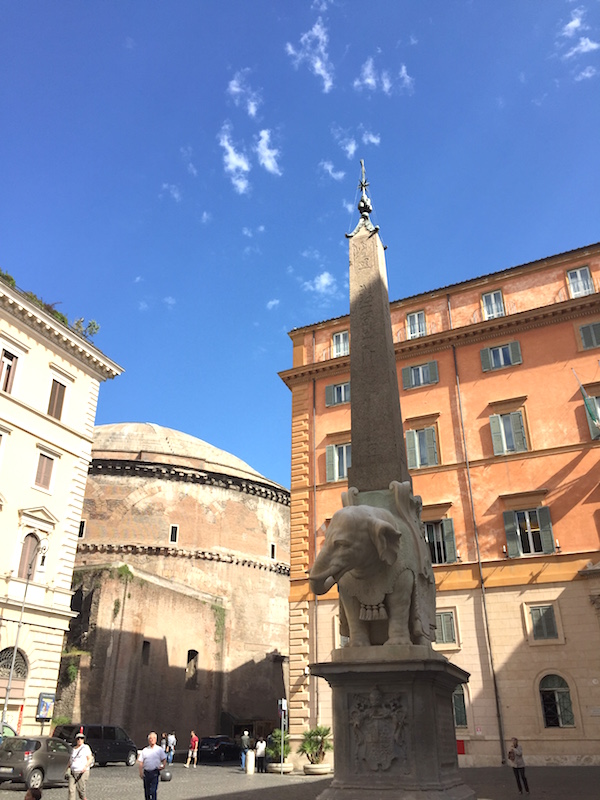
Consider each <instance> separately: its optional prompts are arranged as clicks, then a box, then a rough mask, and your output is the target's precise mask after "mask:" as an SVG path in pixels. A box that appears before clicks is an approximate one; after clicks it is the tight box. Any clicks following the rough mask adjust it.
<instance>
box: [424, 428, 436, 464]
mask: <svg viewBox="0 0 600 800" xmlns="http://www.w3.org/2000/svg"><path fill="white" fill-rule="evenodd" d="M425 444H426V446H427V466H428V467H432V466H433V465H434V464H437V463H438V457H437V444H436V441H435V428H433V427H431V428H425Z"/></svg>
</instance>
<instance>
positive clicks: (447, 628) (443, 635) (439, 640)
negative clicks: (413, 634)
mask: <svg viewBox="0 0 600 800" xmlns="http://www.w3.org/2000/svg"><path fill="white" fill-rule="evenodd" d="M435 641H436V644H455V643H456V626H455V624H454V612H453V611H439V612H438V613H437V614H436V615H435Z"/></svg>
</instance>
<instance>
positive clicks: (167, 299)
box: [163, 295, 177, 311]
mask: <svg viewBox="0 0 600 800" xmlns="http://www.w3.org/2000/svg"><path fill="white" fill-rule="evenodd" d="M176 302H177V300H175V298H174V297H171V296H170V295H168V296H167V297H163V303H164V304H165V305H166V307H167V308H168V309H169V311H170V310H171V309H172V308H173V306H174V305H175V303H176Z"/></svg>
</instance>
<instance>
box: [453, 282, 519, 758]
mask: <svg viewBox="0 0 600 800" xmlns="http://www.w3.org/2000/svg"><path fill="white" fill-rule="evenodd" d="M447 298H448V314H449V316H450V327H451V328H452V315H451V313H450V295H447ZM452 355H453V357H454V376H455V378H456V390H457V395H458V413H459V418H460V430H461V436H462V443H463V450H464V453H465V466H466V469H467V485H468V487H469V504H470V506H471V519H472V520H473V533H474V537H475V549H476V552H477V567H478V570H479V585H480V586H481V599H482V606H483V627H484V629H485V639H486V644H487V650H488V659H489V664H490V671H491V673H492V683H493V686H494V699H495V701H496V718H497V720H498V735H499V736H500V760H501V763H502V764H505V763H506V757H505V753H504V725H503V723H502V708H501V705H500V691H499V689H498V681H497V678H496V670H495V667H494V654H493V652H492V640H491V636H490V624H489V617H488V610H487V597H486V590H485V579H484V577H483V564H482V561H481V551H480V549H479V533H478V529H477V519H476V517H475V503H474V500H473V485H472V483H471V468H470V464H469V453H468V450H467V438H466V434H465V422H464V416H463V408H462V397H461V392H460V379H459V377H458V362H457V360H456V346H455V345H452Z"/></svg>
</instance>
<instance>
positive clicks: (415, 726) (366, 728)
mask: <svg viewBox="0 0 600 800" xmlns="http://www.w3.org/2000/svg"><path fill="white" fill-rule="evenodd" d="M396 651H397V652H396ZM399 656H401V659H399V658H398V657H399ZM310 671H311V674H313V675H318V676H319V677H322V678H325V680H326V681H327V682H328V683H329V684H330V686H331V688H332V693H333V733H334V745H335V772H334V779H333V781H332V783H331V786H330V787H329V788H328V789H326V790H325V791H324V792H322V793H321V794H320V795H319V798H318V800H365V798H366V797H368V798H369V800H476V796H475V793H474V792H473V791H472V790H471V789H470V788H469V787H468V786H466V785H465V784H464V783H463V782H462V780H461V777H460V775H459V771H458V757H457V754H456V736H455V731H454V715H453V711H452V692H453V691H454V689H455V688H456V686H457V685H458V684H459V683H465V682H466V681H467V680H468V677H469V676H468V674H467V673H466V672H464V670H462V669H460V668H459V667H456V666H455V665H454V664H450V663H449V662H448V661H447V660H446V659H445V658H444V657H443V656H441V655H440V654H439V653H435V652H434V651H432V650H431V649H430V648H429V647H424V646H418V645H405V646H398V647H385V646H382V647H364V648H354V647H348V648H343V649H341V650H336V651H335V652H334V658H333V661H332V662H330V663H329V662H328V663H322V664H313V665H311V668H310Z"/></svg>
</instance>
